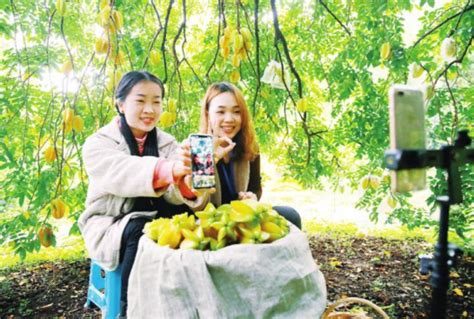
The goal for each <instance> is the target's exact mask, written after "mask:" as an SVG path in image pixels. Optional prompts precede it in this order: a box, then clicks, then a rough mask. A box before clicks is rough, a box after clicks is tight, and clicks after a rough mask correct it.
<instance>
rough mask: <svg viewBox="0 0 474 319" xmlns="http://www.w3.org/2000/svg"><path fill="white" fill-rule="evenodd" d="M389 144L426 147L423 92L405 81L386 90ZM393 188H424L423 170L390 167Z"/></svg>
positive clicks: (404, 147)
mask: <svg viewBox="0 0 474 319" xmlns="http://www.w3.org/2000/svg"><path fill="white" fill-rule="evenodd" d="M389 101H390V102H389V103H390V106H389V107H390V147H391V148H392V149H403V150H407V149H424V148H425V147H426V140H425V139H426V138H425V136H426V134H425V111H424V101H423V93H422V92H421V91H420V90H418V89H415V88H412V87H409V86H406V85H394V86H392V87H391V89H390V93H389ZM391 180H392V182H391V188H392V191H394V192H409V191H413V190H421V189H424V188H426V170H425V169H410V170H400V171H393V172H392V178H391Z"/></svg>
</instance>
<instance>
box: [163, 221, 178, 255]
mask: <svg viewBox="0 0 474 319" xmlns="http://www.w3.org/2000/svg"><path fill="white" fill-rule="evenodd" d="M180 243H181V230H180V229H179V227H177V226H176V225H173V224H172V223H170V224H169V225H168V226H167V227H165V228H164V229H163V230H162V231H161V233H160V235H159V237H158V245H160V246H168V247H169V248H173V249H174V248H176V247H178V246H179V244H180Z"/></svg>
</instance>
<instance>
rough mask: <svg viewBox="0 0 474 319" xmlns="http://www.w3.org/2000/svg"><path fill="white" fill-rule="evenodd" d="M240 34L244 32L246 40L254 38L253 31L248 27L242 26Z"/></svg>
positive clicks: (243, 35)
mask: <svg viewBox="0 0 474 319" xmlns="http://www.w3.org/2000/svg"><path fill="white" fill-rule="evenodd" d="M240 34H242V37H243V39H244V42H249V41H250V39H251V38H252V33H250V30H249V29H248V28H240Z"/></svg>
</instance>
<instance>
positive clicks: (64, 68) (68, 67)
mask: <svg viewBox="0 0 474 319" xmlns="http://www.w3.org/2000/svg"><path fill="white" fill-rule="evenodd" d="M71 71H72V63H71V61H70V60H66V61H65V62H64V63H63V65H62V66H61V72H62V73H64V74H66V75H68V74H69V73H71Z"/></svg>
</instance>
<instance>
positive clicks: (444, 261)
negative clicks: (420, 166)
mask: <svg viewBox="0 0 474 319" xmlns="http://www.w3.org/2000/svg"><path fill="white" fill-rule="evenodd" d="M437 201H438V203H439V204H440V206H441V214H440V217H439V219H440V228H439V235H438V243H437V245H436V247H435V253H434V260H433V271H432V273H431V280H430V282H431V286H432V287H433V295H432V300H431V318H435V319H438V318H439V319H441V318H445V317H446V316H445V314H446V291H447V290H448V287H449V266H448V225H449V198H448V197H447V196H440V197H438V198H437Z"/></svg>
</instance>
